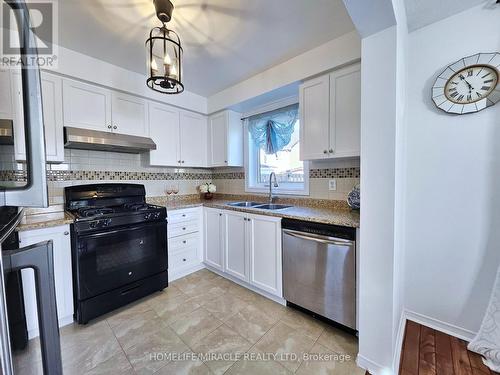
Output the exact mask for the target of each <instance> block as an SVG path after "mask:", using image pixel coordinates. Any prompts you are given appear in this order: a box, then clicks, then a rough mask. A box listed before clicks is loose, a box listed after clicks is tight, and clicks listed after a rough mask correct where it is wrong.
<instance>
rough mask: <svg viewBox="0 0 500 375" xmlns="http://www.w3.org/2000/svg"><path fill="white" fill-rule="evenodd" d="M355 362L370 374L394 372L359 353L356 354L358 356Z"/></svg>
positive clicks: (391, 373)
mask: <svg viewBox="0 0 500 375" xmlns="http://www.w3.org/2000/svg"><path fill="white" fill-rule="evenodd" d="M356 364H357V365H358V367H361V368H362V369H363V370H366V371H368V372H369V373H370V374H371V375H393V374H394V373H393V372H392V371H391V370H390V369H388V368H386V367H383V366H381V365H379V364H378V363H376V362H374V361H372V360H371V359H368V358H366V357H363V356H362V355H361V354H358V357H357V358H356Z"/></svg>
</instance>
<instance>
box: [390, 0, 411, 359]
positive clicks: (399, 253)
mask: <svg viewBox="0 0 500 375" xmlns="http://www.w3.org/2000/svg"><path fill="white" fill-rule="evenodd" d="M392 4H393V9H394V15H395V17H396V31H397V41H396V47H397V50H396V124H395V125H396V129H395V131H396V134H395V136H396V144H395V175H394V179H395V186H394V263H393V264H394V265H393V268H394V276H393V285H394V290H393V317H392V318H393V323H392V345H393V347H392V351H393V369H397V368H399V359H400V354H401V349H402V338H403V334H404V328H405V323H406V320H405V319H404V318H405V316H404V266H405V233H406V230H405V224H406V221H405V220H404V218H405V209H406V206H405V204H404V202H405V201H406V195H405V194H406V121H407V108H408V106H407V76H408V25H407V18H406V8H405V4H404V0H392Z"/></svg>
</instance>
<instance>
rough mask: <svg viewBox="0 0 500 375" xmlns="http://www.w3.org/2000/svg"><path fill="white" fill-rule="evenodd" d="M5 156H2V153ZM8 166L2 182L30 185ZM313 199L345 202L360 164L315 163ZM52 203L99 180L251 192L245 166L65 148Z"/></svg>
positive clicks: (151, 191) (162, 188)
mask: <svg viewBox="0 0 500 375" xmlns="http://www.w3.org/2000/svg"><path fill="white" fill-rule="evenodd" d="M0 157H1V155H0ZM0 162H3V164H2V170H0V179H1V180H2V181H12V182H23V181H26V173H25V171H23V168H24V166H23V165H22V164H18V163H15V162H13V161H12V160H10V161H7V162H6V161H5V160H0ZM309 177H310V180H309V184H310V186H309V190H310V195H309V197H310V198H315V199H333V200H345V199H346V198H347V193H348V192H349V191H350V190H351V189H352V187H353V186H354V185H355V184H357V183H359V177H360V168H359V160H347V161H335V162H330V163H324V162H322V163H319V162H318V163H314V162H313V163H312V165H311V166H310V170H309ZM333 178H334V179H336V182H337V189H336V190H335V191H330V190H329V189H328V181H329V179H333ZM47 180H48V189H49V197H50V203H51V204H59V203H62V202H63V192H64V187H66V186H71V185H80V184H87V183H95V182H97V181H99V182H116V181H122V182H133V183H142V184H144V185H145V187H146V192H147V195H148V196H161V195H165V192H166V190H171V188H172V187H176V188H177V189H176V190H178V191H179V193H178V194H179V195H188V194H197V192H198V191H197V187H198V186H199V185H200V184H201V183H203V182H208V181H212V182H214V183H215V184H216V185H217V192H218V193H222V194H238V195H241V194H246V192H245V172H244V169H243V168H206V169H204V168H167V167H150V166H149V165H148V161H147V160H146V159H144V156H141V155H137V154H123V153H114V152H102V151H86V150H65V162H64V163H62V164H48V165H47Z"/></svg>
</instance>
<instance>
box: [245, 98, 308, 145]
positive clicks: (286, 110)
mask: <svg viewBox="0 0 500 375" xmlns="http://www.w3.org/2000/svg"><path fill="white" fill-rule="evenodd" d="M298 114H299V105H298V104H292V105H289V106H287V107H283V108H280V109H276V110H274V111H271V112H266V113H262V114H259V115H255V116H251V117H250V118H249V119H248V131H249V132H250V134H251V136H252V139H253V141H254V143H255V145H256V146H257V147H259V148H260V149H262V150H264V152H265V153H266V154H275V153H277V152H278V151H281V150H283V148H284V147H286V146H287V145H288V144H289V143H290V140H291V138H292V133H293V130H294V126H295V122H296V121H297V117H298Z"/></svg>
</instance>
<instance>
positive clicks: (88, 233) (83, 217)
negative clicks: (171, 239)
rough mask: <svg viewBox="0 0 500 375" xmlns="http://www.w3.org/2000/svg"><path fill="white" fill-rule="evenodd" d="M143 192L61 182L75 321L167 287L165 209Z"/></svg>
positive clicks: (117, 186)
mask: <svg viewBox="0 0 500 375" xmlns="http://www.w3.org/2000/svg"><path fill="white" fill-rule="evenodd" d="M145 196H146V191H145V189H144V186H143V185H138V184H95V185H80V186H71V187H67V188H65V199H66V209H67V210H69V211H70V212H71V213H72V214H73V215H74V216H75V222H74V224H72V226H71V241H72V245H71V247H72V254H73V256H72V260H73V280H74V287H73V289H74V296H75V307H76V308H75V316H76V319H77V321H78V322H79V323H87V322H88V321H89V320H90V319H93V318H95V317H97V316H99V315H101V314H104V313H106V312H108V311H110V310H113V309H115V308H117V307H120V306H123V305H125V304H127V303H129V302H132V301H134V300H136V299H138V298H141V297H144V296H145V295H147V294H150V293H152V292H155V291H157V290H162V289H164V288H165V287H167V285H168V270H167V268H168V259H167V221H166V219H167V211H166V209H165V207H160V206H155V205H151V204H147V203H146V198H145Z"/></svg>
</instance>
